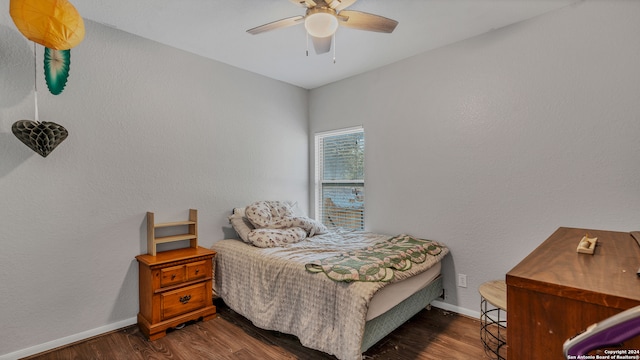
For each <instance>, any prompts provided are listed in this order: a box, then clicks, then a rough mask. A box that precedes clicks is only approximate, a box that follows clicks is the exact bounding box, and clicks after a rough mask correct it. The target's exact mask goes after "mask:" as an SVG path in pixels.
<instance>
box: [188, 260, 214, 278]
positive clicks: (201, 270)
mask: <svg viewBox="0 0 640 360" xmlns="http://www.w3.org/2000/svg"><path fill="white" fill-rule="evenodd" d="M207 265H208V267H211V262H209V261H198V262H194V263H191V264H187V280H197V279H202V278H205V277H207V274H208V272H207Z"/></svg>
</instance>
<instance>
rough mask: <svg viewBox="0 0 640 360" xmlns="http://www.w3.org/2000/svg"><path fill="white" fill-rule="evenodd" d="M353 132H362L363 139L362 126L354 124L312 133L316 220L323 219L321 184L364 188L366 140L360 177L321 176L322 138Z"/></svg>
mask: <svg viewBox="0 0 640 360" xmlns="http://www.w3.org/2000/svg"><path fill="white" fill-rule="evenodd" d="M354 133H362V136H363V139H364V136H365V132H364V127H363V126H355V127H349V128H343V129H337V130H329V131H322V132H317V133H315V134H314V157H315V169H314V172H315V173H314V189H313V192H314V214H315V218H316V220H318V221H322V219H323V215H324V211H323V209H324V204H323V202H324V201H323V198H322V191H323V186H324V184H354V185H356V186H361V187H362V189H363V190H364V188H365V173H364V162H365V160H364V158H365V157H366V142H365V150H364V151H365V153H363V159H362V167H363V172H362V179H358V180H324V178H323V176H324V168H323V164H324V160H321V159H320V157H321V156H322V155H323V154H324V152H322V153H321V150H324V149H321V146H322V147H323V148H324V146H323V142H322V141H323V140H324V139H325V138H329V137H335V136H340V135H349V134H354ZM364 207H365V200H364V199H363V201H362V219H361V224H362V227H361V228H360V229H361V230H364V226H365V223H364V212H365V208H364ZM325 225H327V226H328V227H330V224H325Z"/></svg>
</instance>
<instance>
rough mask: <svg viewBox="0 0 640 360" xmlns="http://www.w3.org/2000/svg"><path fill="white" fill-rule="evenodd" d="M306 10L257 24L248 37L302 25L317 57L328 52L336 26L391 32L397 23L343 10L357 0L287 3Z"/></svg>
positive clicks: (364, 13)
mask: <svg viewBox="0 0 640 360" xmlns="http://www.w3.org/2000/svg"><path fill="white" fill-rule="evenodd" d="M290 1H291V2H293V3H295V4H297V5H301V6H304V7H306V8H307V12H306V14H305V15H304V16H302V15H298V16H292V17H288V18H284V19H281V20H277V21H274V22H270V23H268V24H264V25H260V26H257V27H254V28H252V29H249V30H247V32H248V33H249V34H253V35H256V34H260V33H263V32H266V31H271V30H275V29H281V28H285V27H289V26H293V25H297V24H301V23H304V27H305V28H306V30H307V34H309V36H311V39H312V41H313V47H314V49H315V50H316V53H317V54H322V53H326V52H328V51H329V50H330V49H331V39H332V37H333V34H334V33H335V32H336V30H337V29H338V26H344V27H347V28H352V29H357V30H366V31H376V32H382V33H391V32H393V30H394V29H395V28H396V26H397V25H398V22H397V21H395V20H392V19H388V18H386V17H383V16H380V15H374V14H369V13H366V12H362V11H355V10H344V9H345V8H347V7H349V6H351V5H353V3H355V2H356V1H357V0H290Z"/></svg>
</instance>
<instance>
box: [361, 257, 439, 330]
mask: <svg viewBox="0 0 640 360" xmlns="http://www.w3.org/2000/svg"><path fill="white" fill-rule="evenodd" d="M441 268H442V263H440V262H438V263H436V264H434V265H433V266H432V267H431V268H429V269H427V270H426V271H424V272H422V273H420V274H418V275H415V276H413V277H410V278H407V279H404V280H402V281H399V282H395V283H391V284H389V285H387V286H385V287H383V288H382V289H380V290H378V292H376V293H375V294H374V295H373V298H371V302H370V303H369V311H367V317H366V320H367V321H369V320H372V319H375V318H376V317H378V316H380V315H381V314H383V313H385V312H387V311H389V310H390V309H391V308H393V307H394V306H396V305H398V304H400V303H401V302H402V301H403V300H404V299H406V298H408V297H409V296H411V295H413V294H415V293H416V292H418V291H420V290H422V289H424V288H425V287H426V286H427V285H429V283H431V281H433V280H434V279H435V278H437V277H438V275H440V270H441Z"/></svg>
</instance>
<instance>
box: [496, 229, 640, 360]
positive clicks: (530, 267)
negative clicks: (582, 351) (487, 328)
mask: <svg viewBox="0 0 640 360" xmlns="http://www.w3.org/2000/svg"><path fill="white" fill-rule="evenodd" d="M586 234H588V236H589V237H597V238H598V240H597V245H596V248H595V252H594V254H593V255H590V254H582V253H578V252H577V251H576V249H577V247H578V244H579V243H580V240H581V239H582V237H583V236H585V235H586ZM638 267H640V247H639V246H638V244H637V243H636V241H635V240H634V239H633V238H632V237H631V235H630V234H629V233H625V232H613V231H603V230H590V229H575V228H564V227H561V228H559V229H558V230H556V231H555V232H554V233H553V234H552V235H551V236H550V237H549V238H548V239H547V240H545V241H544V242H543V243H542V244H541V245H540V246H538V247H537V248H536V249H535V250H534V251H533V252H532V253H531V254H529V255H528V256H527V257H526V258H525V259H524V260H522V261H521V262H520V263H519V264H518V265H516V266H515V267H514V268H513V269H512V270H511V271H509V272H508V273H507V275H506V284H507V307H508V309H509V314H508V324H507V342H508V351H507V356H508V359H515V360H527V359H530V360H539V359H545V360H554V359H558V360H564V356H563V352H562V345H563V344H564V342H565V340H567V339H568V338H570V337H572V336H574V335H576V334H578V333H579V332H581V331H583V330H585V329H586V328H587V327H588V326H589V325H591V324H594V323H597V322H600V321H602V320H604V319H606V318H607V317H610V316H613V315H615V314H617V313H619V312H621V311H623V310H626V309H629V308H632V307H634V306H637V305H640V278H639V277H638V276H637V275H636V271H637V270H638ZM624 348H626V349H640V338H635V339H633V340H630V341H629V342H628V343H625V344H624Z"/></svg>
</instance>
